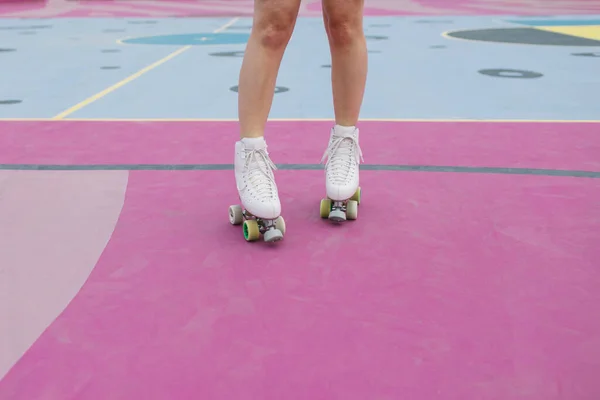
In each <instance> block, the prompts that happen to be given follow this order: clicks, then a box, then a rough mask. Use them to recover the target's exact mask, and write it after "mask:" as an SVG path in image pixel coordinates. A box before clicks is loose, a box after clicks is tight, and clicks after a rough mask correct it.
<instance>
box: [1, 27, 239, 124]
mask: <svg viewBox="0 0 600 400" xmlns="http://www.w3.org/2000/svg"><path fill="white" fill-rule="evenodd" d="M229 20H230V18H214V19H206V18H204V19H198V20H195V21H194V22H193V25H194V26H195V28H196V29H199V30H201V31H207V32H211V31H213V30H215V29H217V28H219V27H220V26H223V25H224V24H225V23H227V22H228V21H229ZM175 24H176V22H175V21H172V22H171V24H169V25H171V26H170V27H167V28H164V29H163V28H162V27H161V26H160V25H161V24H160V23H159V24H155V25H141V24H128V19H94V18H89V19H88V18H86V19H81V18H75V19H43V20H19V19H0V27H5V28H10V29H0V48H14V49H16V50H17V51H15V52H0V100H13V99H15V100H22V101H23V102H22V103H21V104H16V105H0V118H49V117H52V116H54V115H56V114H58V113H60V112H62V111H64V110H66V109H68V108H70V107H72V106H74V105H75V104H77V103H79V102H81V101H83V100H85V99H87V98H88V97H90V96H93V95H95V94H96V93H98V92H100V91H102V90H104V89H106V88H107V87H109V86H112V85H114V84H115V83H117V82H119V81H121V80H122V79H124V78H126V77H128V76H130V75H132V74H134V73H135V72H137V71H139V70H140V69H142V68H144V67H146V66H148V65H150V64H152V63H154V62H156V61H157V60H160V59H161V58H163V57H165V56H167V55H168V54H170V53H171V52H173V51H175V50H176V49H178V48H179V46H124V45H119V44H117V40H118V39H121V38H123V37H127V36H142V35H145V34H147V33H149V32H151V33H155V34H165V33H169V32H172V30H173V25H175ZM45 25H50V26H51V27H50V28H43V29H30V27H33V26H45ZM188 25H190V26H191V25H192V24H191V23H190V24H188ZM13 28H15V29H13ZM22 32H36V33H37V34H34V35H23V34H22ZM102 50H120V52H117V53H103V52H102ZM114 66H119V67H120V69H102V67H114ZM150 104H151V103H150ZM112 106H113V107H119V105H114V104H113V105H112ZM150 108H152V106H151V105H150Z"/></svg>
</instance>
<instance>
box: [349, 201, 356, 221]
mask: <svg viewBox="0 0 600 400" xmlns="http://www.w3.org/2000/svg"><path fill="white" fill-rule="evenodd" d="M346 218H348V219H349V220H354V219H357V218H358V201H355V200H348V203H346Z"/></svg>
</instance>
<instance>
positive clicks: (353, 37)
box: [326, 10, 364, 47]
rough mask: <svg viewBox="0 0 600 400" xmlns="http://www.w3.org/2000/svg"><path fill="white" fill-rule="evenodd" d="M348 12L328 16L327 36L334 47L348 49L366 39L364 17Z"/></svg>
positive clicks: (332, 13) (333, 13)
mask: <svg viewBox="0 0 600 400" xmlns="http://www.w3.org/2000/svg"><path fill="white" fill-rule="evenodd" d="M347 11H349V10H344V11H340V12H335V11H334V12H331V13H330V14H329V15H328V16H327V20H326V23H327V34H328V35H329V41H330V43H331V45H332V46H335V47H346V46H349V45H351V44H353V43H355V42H356V41H358V40H361V38H363V37H364V33H363V27H362V15H360V14H359V15H354V14H352V13H348V12H347Z"/></svg>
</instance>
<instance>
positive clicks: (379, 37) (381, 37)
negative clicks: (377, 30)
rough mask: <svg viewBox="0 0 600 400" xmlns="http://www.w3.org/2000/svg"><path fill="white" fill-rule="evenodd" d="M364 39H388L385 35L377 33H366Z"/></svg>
mask: <svg viewBox="0 0 600 400" xmlns="http://www.w3.org/2000/svg"><path fill="white" fill-rule="evenodd" d="M365 39H367V40H388V39H389V38H388V37H387V36H377V35H366V36H365Z"/></svg>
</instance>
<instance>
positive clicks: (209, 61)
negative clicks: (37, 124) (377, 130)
mask: <svg viewBox="0 0 600 400" xmlns="http://www.w3.org/2000/svg"><path fill="white" fill-rule="evenodd" d="M448 20H451V21H453V23H442V22H441V21H448ZM424 21H425V22H424ZM427 21H428V22H427ZM436 21H440V23H435V22H436ZM371 24H376V25H377V26H375V27H372V26H370V25H371ZM236 25H241V26H248V25H250V21H249V20H240V21H239V22H238V23H237V24H236ZM385 25H389V26H385ZM365 26H366V29H367V35H369V36H386V37H388V39H387V40H369V42H368V43H369V49H370V50H371V51H380V52H381V53H371V54H369V56H370V65H369V78H368V83H367V90H366V93H365V99H364V103H363V109H362V117H363V118H402V119H465V118H466V119H575V120H578V119H600V108H598V106H597V100H596V99H597V93H598V92H600V74H598V73H597V71H598V63H597V58H588V57H574V56H572V55H571V53H577V52H585V51H589V49H588V48H579V47H573V48H567V49H565V48H556V47H548V46H522V45H505V44H492V43H482V42H469V41H459V40H452V39H446V38H443V37H442V36H441V33H442V32H443V31H445V30H450V29H452V30H455V29H479V28H482V29H483V28H490V27H502V26H506V27H508V26H511V25H509V24H505V25H502V24H499V22H498V20H497V19H495V18H482V17H477V18H475V17H447V16H446V17H443V18H442V17H439V18H433V17H419V18H398V17H378V18H366V21H365ZM513 26H514V25H513ZM180 29H184V28H183V27H180ZM439 45H443V46H447V47H446V48H443V49H440V48H431V46H439ZM131 47H146V46H131ZM151 47H152V46H151ZM156 47H157V48H161V46H156ZM243 50H244V45H215V46H198V47H194V48H192V49H191V50H189V51H187V52H186V53H184V54H182V55H181V56H179V57H177V58H175V59H173V60H171V61H169V62H168V63H166V64H164V65H162V66H161V67H159V68H157V69H155V70H153V71H151V72H150V73H148V74H146V75H144V77H142V78H140V79H138V80H136V81H134V82H132V83H130V84H128V85H127V86H125V87H123V88H121V89H119V90H118V91H116V92H115V93H112V94H110V95H109V96H107V97H105V98H103V99H101V100H99V101H97V102H96V103H94V104H92V105H90V106H88V107H86V108H84V109H83V110H81V111H79V112H77V113H76V114H74V117H79V118H206V119H213V118H214V119H221V118H237V93H235V92H232V91H230V90H229V88H230V87H232V86H234V85H237V83H238V82H237V80H238V75H239V69H240V67H241V63H242V58H241V57H214V56H211V55H210V53H214V52H232V51H243ZM330 62H331V60H330V56H329V49H328V45H327V40H326V36H325V31H324V29H323V25H322V21H321V19H320V18H310V19H308V18H307V19H301V20H300V21H299V22H298V24H297V30H296V32H295V33H294V36H293V37H292V40H291V43H290V46H289V48H288V50H287V52H286V55H285V57H284V60H283V62H282V66H281V70H280V73H279V76H278V80H277V85H279V86H284V87H288V88H289V89H290V90H289V91H288V92H285V93H279V94H276V95H275V101H274V103H273V107H272V110H271V115H270V117H271V118H299V119H301V118H332V117H333V115H334V114H333V103H332V98H331V89H330V87H331V83H330V82H331V81H330V73H331V70H330V69H329V68H322V65H325V64H330ZM494 68H498V69H500V68H506V69H523V70H531V71H536V72H541V73H543V74H544V76H543V77H542V78H539V79H509V78H493V77H489V76H485V75H481V74H479V73H478V70H480V69H494Z"/></svg>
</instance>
